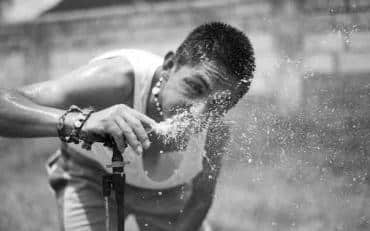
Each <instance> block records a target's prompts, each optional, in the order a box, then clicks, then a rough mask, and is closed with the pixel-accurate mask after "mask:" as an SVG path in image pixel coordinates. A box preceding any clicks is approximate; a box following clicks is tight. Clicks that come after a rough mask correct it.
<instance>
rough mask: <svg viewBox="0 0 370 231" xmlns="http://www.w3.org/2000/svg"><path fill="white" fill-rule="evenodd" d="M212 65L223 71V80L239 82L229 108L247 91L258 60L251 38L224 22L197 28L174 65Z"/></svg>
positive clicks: (181, 46)
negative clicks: (224, 74)
mask: <svg viewBox="0 0 370 231" xmlns="http://www.w3.org/2000/svg"><path fill="white" fill-rule="evenodd" d="M203 62H213V63H215V64H216V65H217V66H218V67H220V68H223V70H224V72H226V73H227V76H224V79H225V80H227V81H228V82H233V83H236V85H235V87H234V89H235V90H233V95H232V96H231V97H230V100H229V102H228V105H227V108H225V110H226V111H227V110H229V109H230V108H231V107H233V106H234V105H235V104H236V103H237V102H238V101H239V99H240V98H241V97H243V95H244V94H245V93H247V92H248V90H249V86H250V83H251V80H252V78H253V72H254V70H255V58H254V52H253V48H252V45H251V43H250V41H249V39H248V37H247V36H246V35H245V34H244V33H243V32H242V31H240V30H238V29H236V28H234V27H232V26H230V25H228V24H225V23H222V22H211V23H206V24H203V25H200V26H198V27H196V28H195V29H194V30H193V31H192V32H190V34H189V35H188V36H187V37H186V38H185V40H184V41H183V42H182V43H181V45H180V46H179V48H178V49H177V50H176V54H175V63H176V64H177V65H179V66H181V65H192V66H195V65H198V64H201V63H203Z"/></svg>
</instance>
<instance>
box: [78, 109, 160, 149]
mask: <svg viewBox="0 0 370 231" xmlns="http://www.w3.org/2000/svg"><path fill="white" fill-rule="evenodd" d="M153 125H155V121H154V120H153V119H151V118H149V117H148V116H146V115H144V114H142V113H140V112H138V111H136V110H134V109H132V108H130V107H128V106H126V105H124V104H118V105H114V106H112V107H109V108H106V109H104V110H101V111H98V112H95V113H93V114H92V115H91V116H90V118H89V119H88V120H87V121H86V123H85V124H84V126H83V127H82V132H84V133H86V134H87V135H88V136H92V137H94V136H101V137H104V136H105V135H110V136H112V137H113V138H114V141H115V142H116V144H117V146H118V149H119V150H120V151H121V152H123V151H124V149H125V143H124V142H125V141H124V140H126V141H127V143H128V145H130V146H131V147H132V149H133V150H135V151H136V152H137V153H138V154H142V153H143V148H145V149H146V148H148V147H149V146H150V141H149V138H148V136H147V132H146V129H148V128H151V127H152V126H153Z"/></svg>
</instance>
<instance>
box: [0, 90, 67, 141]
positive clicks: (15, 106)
mask: <svg viewBox="0 0 370 231" xmlns="http://www.w3.org/2000/svg"><path fill="white" fill-rule="evenodd" d="M62 114H63V110H60V109H56V108H51V107H45V106H41V105H38V104H36V103H34V102H33V101H32V100H31V99H29V98H27V97H26V96H25V95H23V94H22V93H20V92H18V91H16V90H5V89H0V136H7V137H55V136H57V129H56V126H57V123H58V119H59V117H60V116H61V115H62Z"/></svg>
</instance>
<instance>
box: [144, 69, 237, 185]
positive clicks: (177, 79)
mask: <svg viewBox="0 0 370 231" xmlns="http://www.w3.org/2000/svg"><path fill="white" fill-rule="evenodd" d="M165 64H166V62H165ZM165 64H164V66H163V68H160V69H159V70H157V72H156V74H155V76H154V78H153V83H152V87H153V86H154V85H155V83H156V82H157V81H158V79H159V78H160V76H161V75H163V76H164V78H165V80H164V81H165V82H164V83H162V86H161V92H160V94H159V100H160V102H161V105H162V108H163V112H164V116H163V117H162V116H160V115H159V113H158V111H157V109H156V107H155V106H154V105H155V104H154V96H153V95H152V94H150V96H149V98H148V103H147V105H148V106H147V112H146V114H147V115H148V116H150V117H151V118H153V119H154V120H156V121H161V120H163V119H165V118H169V117H171V116H173V115H174V114H176V113H178V112H179V111H184V110H189V109H190V108H191V107H193V106H195V105H196V107H197V108H198V111H199V112H200V113H201V114H205V113H207V112H208V111H209V108H210V105H209V101H210V100H209V99H211V98H212V97H214V96H215V95H217V94H218V95H222V97H223V98H224V100H226V99H227V96H229V95H230V94H231V92H232V90H233V89H232V84H230V83H226V82H224V81H222V78H221V77H223V76H220V75H226V74H225V72H223V71H222V70H220V69H219V68H217V66H216V65H213V64H211V63H204V64H201V65H198V66H195V67H192V66H189V65H185V66H180V67H178V66H175V65H172V66H171V67H170V68H167V69H166V65H165ZM150 139H151V141H152V144H151V146H150V147H149V148H148V149H146V150H144V152H143V166H144V169H145V170H146V171H148V176H149V177H150V178H151V179H153V180H157V181H161V180H165V179H167V178H168V177H170V176H171V175H172V174H173V172H174V170H175V169H177V168H178V167H179V164H180V162H181V156H180V155H174V154H172V155H171V158H165V157H164V155H166V154H165V153H166V152H170V151H175V150H179V149H180V148H179V146H181V147H184V146H185V147H186V143H187V141H188V136H185V137H182V139H180V141H179V142H181V145H180V144H179V143H170V144H166V145H165V144H163V142H161V140H160V138H158V137H157V136H156V135H154V134H151V135H150ZM184 144H185V145H184ZM201 148H203V147H201ZM162 151H163V152H164V154H163V153H162Z"/></svg>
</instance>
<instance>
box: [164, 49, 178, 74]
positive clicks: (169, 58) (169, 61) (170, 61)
mask: <svg viewBox="0 0 370 231" xmlns="http://www.w3.org/2000/svg"><path fill="white" fill-rule="evenodd" d="M174 65H175V53H174V52H173V51H169V52H167V54H166V55H165V56H164V61H163V69H164V70H169V69H171V68H172V67H173V66H174Z"/></svg>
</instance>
